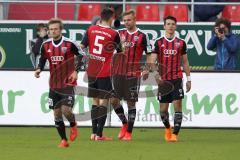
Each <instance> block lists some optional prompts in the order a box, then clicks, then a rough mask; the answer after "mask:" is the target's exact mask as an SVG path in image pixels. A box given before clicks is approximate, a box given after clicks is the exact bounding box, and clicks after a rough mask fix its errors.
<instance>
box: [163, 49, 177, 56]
mask: <svg viewBox="0 0 240 160" xmlns="http://www.w3.org/2000/svg"><path fill="white" fill-rule="evenodd" d="M163 53H164V56H165V57H169V56H171V55H173V56H174V55H176V54H177V50H174V49H164V50H163Z"/></svg>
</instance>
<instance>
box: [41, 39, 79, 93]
mask: <svg viewBox="0 0 240 160" xmlns="http://www.w3.org/2000/svg"><path fill="white" fill-rule="evenodd" d="M80 51H81V49H80V47H79V46H77V45H76V44H75V43H74V42H73V41H72V40H70V39H68V38H66V37H64V36H62V37H61V39H60V40H58V41H53V39H52V38H50V39H48V40H47V41H45V42H44V43H43V44H42V46H41V49H40V53H41V57H40V60H39V64H38V68H40V69H41V70H43V68H44V65H45V63H46V60H48V61H49V66H50V82H49V83H50V88H52V89H56V88H64V87H67V86H75V85H76V84H77V82H76V81H75V82H72V83H70V82H69V80H68V78H69V76H70V75H71V74H72V73H73V72H74V71H75V70H76V61H75V58H74V55H76V56H79V55H80V53H81V52H80Z"/></svg>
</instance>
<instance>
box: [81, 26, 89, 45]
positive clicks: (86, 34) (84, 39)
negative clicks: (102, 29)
mask: <svg viewBox="0 0 240 160" xmlns="http://www.w3.org/2000/svg"><path fill="white" fill-rule="evenodd" d="M88 45H89V44H88V29H87V30H86V32H85V34H84V35H83V39H82V41H81V43H80V47H81V48H82V49H83V48H87V46H88Z"/></svg>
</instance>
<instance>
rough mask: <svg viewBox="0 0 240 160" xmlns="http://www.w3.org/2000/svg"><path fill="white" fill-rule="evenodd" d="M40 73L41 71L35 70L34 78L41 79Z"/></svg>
mask: <svg viewBox="0 0 240 160" xmlns="http://www.w3.org/2000/svg"><path fill="white" fill-rule="evenodd" d="M40 73H41V69H37V70H35V73H34V76H35V77H36V78H39V77H40Z"/></svg>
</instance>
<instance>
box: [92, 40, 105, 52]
mask: <svg viewBox="0 0 240 160" xmlns="http://www.w3.org/2000/svg"><path fill="white" fill-rule="evenodd" d="M99 40H104V37H102V36H96V38H95V41H94V48H93V53H95V54H101V53H102V49H103V45H102V44H100V43H99ZM95 47H98V49H96V48H95Z"/></svg>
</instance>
